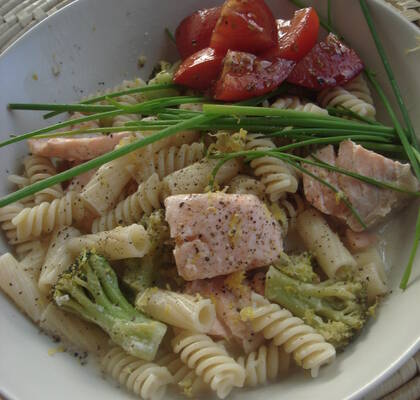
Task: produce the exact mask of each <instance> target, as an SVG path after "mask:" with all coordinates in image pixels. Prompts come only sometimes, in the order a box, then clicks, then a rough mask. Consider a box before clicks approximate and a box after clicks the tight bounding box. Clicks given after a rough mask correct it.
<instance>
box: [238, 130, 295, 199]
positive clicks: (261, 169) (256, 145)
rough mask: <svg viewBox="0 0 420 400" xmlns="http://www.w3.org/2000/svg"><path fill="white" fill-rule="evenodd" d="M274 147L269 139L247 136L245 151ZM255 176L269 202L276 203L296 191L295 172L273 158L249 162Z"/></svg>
mask: <svg viewBox="0 0 420 400" xmlns="http://www.w3.org/2000/svg"><path fill="white" fill-rule="evenodd" d="M275 147H276V145H275V144H274V143H273V141H272V140H271V139H269V138H264V137H261V136H260V135H258V134H251V135H248V136H247V143H246V149H247V150H269V149H273V148H275ZM251 167H252V169H253V170H254V174H255V176H257V177H259V178H260V179H261V182H262V183H263V184H264V186H265V191H266V193H267V195H268V197H269V199H270V200H271V201H277V200H278V199H280V198H281V197H284V195H285V194H286V193H287V192H289V193H295V192H296V191H297V189H298V184H299V183H298V176H297V173H296V171H295V170H294V169H293V168H292V167H290V166H289V165H287V164H286V163H285V162H284V161H282V160H279V159H277V158H274V157H260V158H256V159H255V160H252V161H251Z"/></svg>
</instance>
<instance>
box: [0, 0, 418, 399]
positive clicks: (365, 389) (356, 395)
mask: <svg viewBox="0 0 420 400" xmlns="http://www.w3.org/2000/svg"><path fill="white" fill-rule="evenodd" d="M87 1H88V0H73V1H71V2H70V3H68V4H66V5H64V6H63V7H62V8H60V9H59V10H57V11H56V12H54V13H53V14H51V15H48V16H47V17H46V18H44V19H43V20H42V21H39V22H38V23H37V24H35V25H34V26H33V27H31V28H30V29H28V30H27V31H26V32H24V33H23V34H22V35H21V36H19V37H18V38H17V39H16V40H15V41H14V42H12V43H10V44H9V45H8V46H7V47H6V48H5V49H4V50H3V51H2V53H1V54H0V60H2V59H3V58H5V57H7V55H8V53H9V52H10V51H11V50H12V49H13V48H14V47H15V46H17V45H18V44H19V43H20V42H21V41H24V40H26V38H27V37H28V36H30V35H32V34H33V32H35V31H36V30H37V29H39V28H40V26H41V25H43V24H47V23H48V21H50V20H51V19H52V18H57V17H58V16H60V15H61V14H62V13H65V12H66V11H65V10H68V9H69V8H72V7H77V6H78V5H79V4H80V3H82V2H87ZM221 1H222V0H221ZM367 1H368V3H369V2H371V3H375V4H376V5H377V6H378V7H380V8H382V9H383V10H384V11H385V12H386V13H388V14H389V15H390V18H394V19H395V18H397V19H399V20H400V21H401V23H403V24H405V25H406V26H407V27H408V26H411V30H413V32H414V34H415V35H419V34H420V26H418V25H417V24H415V23H413V22H410V21H409V20H407V19H406V18H405V17H404V16H403V15H402V14H401V13H400V12H398V10H397V9H396V8H395V7H393V6H392V5H391V4H388V2H387V1H386V0H367ZM11 304H12V302H11ZM418 351H420V332H419V335H418V337H417V339H416V341H415V342H414V343H413V344H412V345H411V346H409V347H408V348H407V349H406V350H405V351H404V352H403V353H402V354H401V355H400V357H398V358H397V359H396V360H395V361H394V362H393V363H392V364H391V365H389V366H388V367H387V368H386V369H385V370H384V371H383V372H382V373H381V374H380V375H377V376H376V377H375V378H373V379H372V380H370V381H369V382H367V383H366V384H365V385H364V386H362V387H360V388H358V389H356V390H355V391H354V392H353V393H352V394H351V395H350V396H349V397H348V398H347V400H356V399H360V398H362V397H363V396H366V395H367V394H369V393H370V392H372V391H373V390H374V389H375V388H377V387H378V386H380V385H381V384H382V383H384V382H385V381H386V380H387V379H388V378H389V377H391V376H392V375H393V374H394V373H396V372H397V371H398V369H399V368H401V367H402V366H403V365H404V364H405V363H406V362H407V361H408V360H409V359H410V358H411V357H412V356H413V355H414V354H416V352H418ZM2 399H4V400H20V399H18V398H15V397H12V396H11V395H10V393H9V392H8V390H7V388H6V387H0V400H2Z"/></svg>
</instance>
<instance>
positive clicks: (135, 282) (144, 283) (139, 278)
mask: <svg viewBox="0 0 420 400" xmlns="http://www.w3.org/2000/svg"><path fill="white" fill-rule="evenodd" d="M154 258H155V257H154V256H153V255H146V256H144V257H143V258H141V259H139V258H129V259H127V260H124V261H123V262H122V264H123V265H124V272H123V275H122V279H121V280H122V282H123V283H124V284H125V285H126V286H127V287H128V288H129V289H130V290H131V292H132V293H133V294H134V295H137V294H138V293H142V292H144V291H145V290H146V289H147V288H149V287H152V286H156V280H157V278H158V271H157V269H156V263H155V262H154Z"/></svg>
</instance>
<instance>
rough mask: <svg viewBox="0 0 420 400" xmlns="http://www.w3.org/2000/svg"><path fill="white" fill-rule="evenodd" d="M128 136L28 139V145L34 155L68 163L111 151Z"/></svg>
mask: <svg viewBox="0 0 420 400" xmlns="http://www.w3.org/2000/svg"><path fill="white" fill-rule="evenodd" d="M129 134H130V133H129V132H117V133H113V134H110V135H101V136H94V137H77V138H76V137H73V138H70V137H62V138H59V137H58V138H51V139H29V140H28V144H29V149H30V152H31V153H32V154H35V155H39V156H44V157H56V158H61V159H63V160H69V161H86V160H91V159H92V158H95V157H98V156H100V155H102V154H105V153H108V152H109V151H111V150H113V149H114V147H115V146H116V145H117V144H118V143H119V142H120V140H121V139H122V138H123V137H125V136H127V135H129Z"/></svg>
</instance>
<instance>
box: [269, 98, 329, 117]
mask: <svg viewBox="0 0 420 400" xmlns="http://www.w3.org/2000/svg"><path fill="white" fill-rule="evenodd" d="M271 107H272V108H280V109H282V110H286V109H287V110H295V111H304V112H311V113H315V114H320V115H328V111H327V110H326V109H325V108H321V107H319V106H317V105H316V104H314V103H311V102H306V101H302V100H301V99H299V97H297V96H286V97H279V98H278V99H277V100H276V101H275V102H274V103H273V104H272V105H271Z"/></svg>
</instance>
